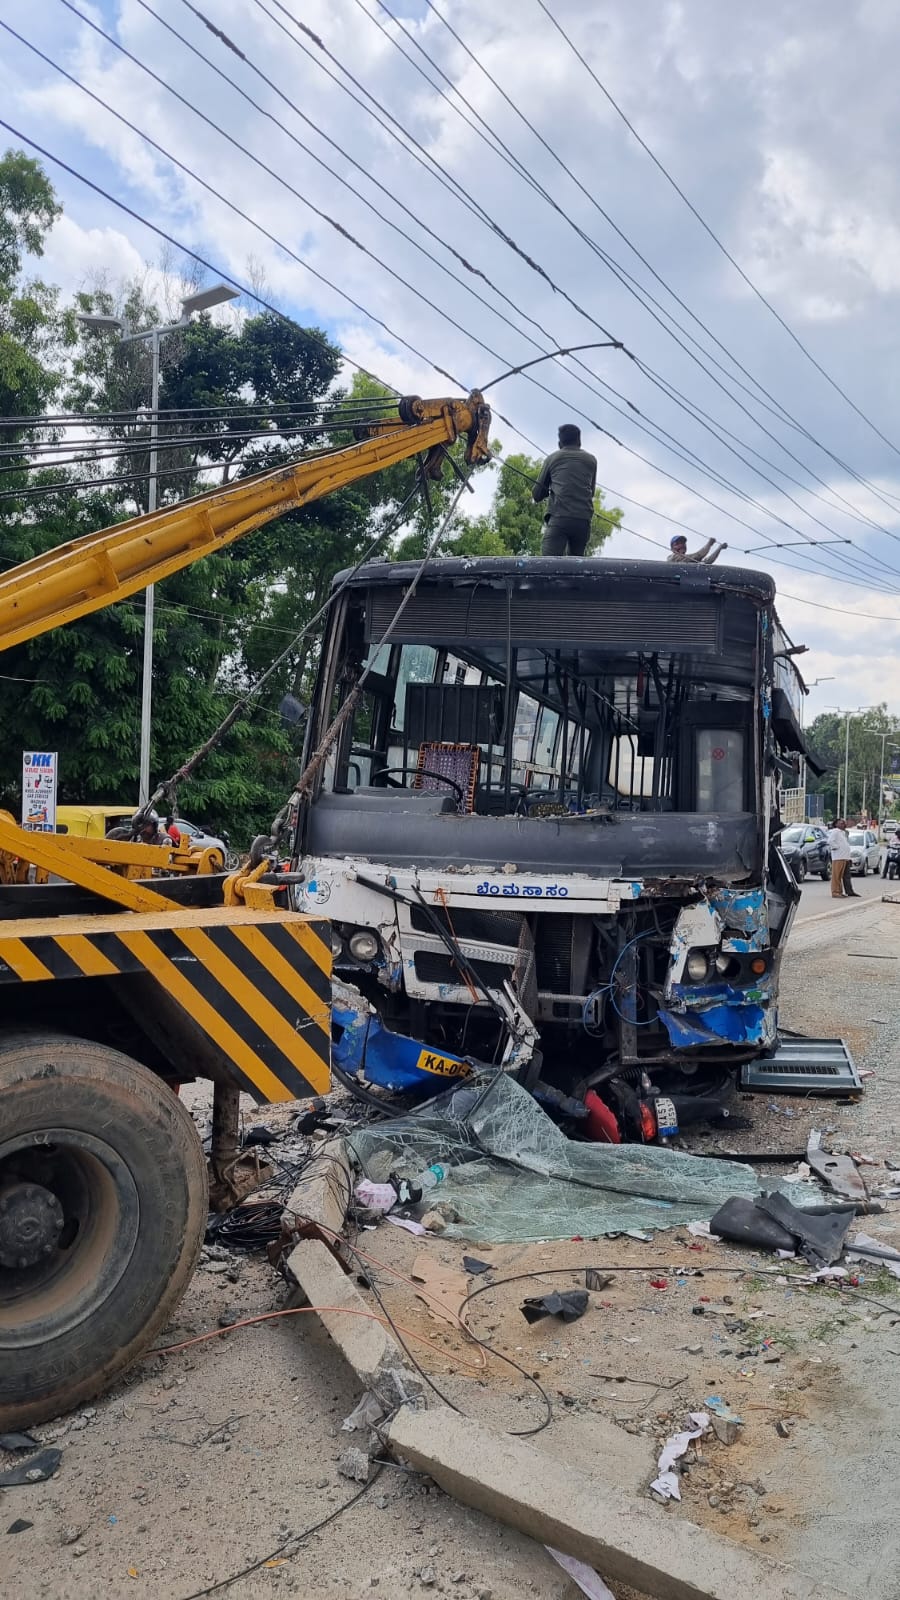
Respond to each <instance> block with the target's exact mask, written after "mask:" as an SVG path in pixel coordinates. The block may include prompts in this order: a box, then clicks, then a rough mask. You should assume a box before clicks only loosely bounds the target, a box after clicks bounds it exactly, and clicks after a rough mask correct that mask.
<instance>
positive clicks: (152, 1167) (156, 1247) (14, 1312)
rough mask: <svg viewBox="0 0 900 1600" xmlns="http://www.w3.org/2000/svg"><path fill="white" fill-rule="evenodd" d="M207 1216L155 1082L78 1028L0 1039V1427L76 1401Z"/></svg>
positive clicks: (190, 1258)
mask: <svg viewBox="0 0 900 1600" xmlns="http://www.w3.org/2000/svg"><path fill="white" fill-rule="evenodd" d="M206 1218H207V1176H206V1164H205V1161H204V1157H203V1151H202V1148H201V1145H200V1140H199V1138H198V1136H197V1132H196V1129H195V1127H194V1124H193V1122H192V1121H191V1118H190V1117H189V1115H188V1113H187V1112H186V1111H185V1109H184V1107H183V1106H182V1105H181V1103H180V1101H179V1100H178V1097H177V1096H176V1095H175V1094H173V1092H172V1090H171V1089H170V1088H169V1087H168V1086H167V1085H166V1084H165V1083H163V1082H162V1081H161V1080H160V1079H159V1078H157V1077H155V1076H154V1074H153V1073H152V1072H149V1071H148V1070H147V1069H146V1068H145V1067H142V1066H139V1065H138V1063H137V1062H136V1061H132V1060H131V1058H130V1057H128V1056H125V1055H121V1054H120V1053H119V1051H118V1050H109V1049H107V1048H105V1047H104V1046H102V1045H96V1044H92V1043H90V1042H89V1041H87V1040H83V1039H74V1038H69V1037H67V1036H65V1035H62V1034H57V1033H44V1032H38V1031H34V1032H21V1033H16V1034H14V1035H8V1036H7V1037H6V1038H4V1039H2V1040H0V1432H2V1431H3V1430H6V1429H16V1428H23V1427H28V1426H29V1425H31V1424H34V1423H38V1422H43V1421H45V1420H46V1419H47V1418H48V1417H53V1416H57V1415H58V1414H59V1413H60V1412H65V1411H70V1410H72V1409H73V1407H75V1406H78V1405H81V1404H83V1403H84V1402H85V1401H87V1400H90V1399H91V1398H92V1396H94V1395H96V1394H97V1393H98V1392H99V1391H100V1390H101V1389H103V1388H105V1387H106V1386H107V1385H108V1384H109V1383H110V1382H111V1381H112V1380H113V1379H114V1378H115V1377H116V1376H117V1375H118V1374H119V1373H120V1372H122V1371H124V1369H125V1368H126V1367H127V1366H129V1365H130V1364H131V1362H133V1361H134V1360H135V1359H136V1358H137V1357H138V1356H139V1355H140V1354H141V1352H142V1351H143V1350H145V1349H146V1348H147V1346H148V1345H149V1344H150V1343H151V1341H152V1339H153V1338H154V1336H155V1335H156V1334H157V1333H158V1332H159V1330H160V1329H161V1328H162V1327H164V1326H165V1323H166V1322H167V1321H168V1319H169V1318H170V1317H171V1315H172V1312H173V1311H174V1309H175V1307H176V1305H177V1304H178V1301H179V1300H180V1298H181V1296H182V1294H183V1292H184V1290H185V1288H186V1287H187V1284H188V1282H189V1280H190V1277H191V1274H192V1272H193V1270H194V1266H195V1264H196V1260H197V1256H198V1255H199V1253H200V1248H201V1245H202V1243H203V1236H204V1231H205V1227H206Z"/></svg>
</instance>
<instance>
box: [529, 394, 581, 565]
mask: <svg viewBox="0 0 900 1600" xmlns="http://www.w3.org/2000/svg"><path fill="white" fill-rule="evenodd" d="M596 487H597V458H596V456H592V455H589V454H588V452H587V450H582V448H581V429H580V428H576V426H575V424H574V423H573V422H564V423H563V424H562V427H561V428H560V430H559V449H558V450H554V452H553V454H552V455H550V456H548V457H547V459H546V461H545V462H544V465H543V466H542V467H541V471H540V476H539V477H538V481H537V483H536V484H535V486H534V488H533V490H532V495H533V497H534V499H535V500H537V501H538V502H540V501H541V500H549V502H550V504H549V507H548V509H547V511H546V512H545V514H544V537H543V540H542V542H541V555H544V556H583V555H584V553H585V551H586V549H587V547H588V541H589V539H590V537H591V518H592V517H593V515H594V490H595V489H596Z"/></svg>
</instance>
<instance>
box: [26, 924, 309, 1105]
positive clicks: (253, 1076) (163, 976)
mask: <svg viewBox="0 0 900 1600" xmlns="http://www.w3.org/2000/svg"><path fill="white" fill-rule="evenodd" d="M136 973H144V974H149V975H150V976H151V977H152V978H154V979H156V981H157V982H158V983H159V984H161V985H162V987H163V989H164V990H165V992H166V994H167V995H168V996H169V997H171V998H172V999H174V1000H175V1001H177V1003H178V1005H179V1006H180V1007H181V1008H182V1010H183V1011H185V1012H187V1014H188V1016H189V1017H190V1018H191V1019H192V1021H193V1023H195V1024H196V1025H197V1026H199V1027H200V1028H201V1029H202V1031H203V1033H204V1034H205V1035H206V1037H207V1039H208V1040H209V1041H210V1042H211V1044H212V1045H213V1046H214V1047H215V1049H216V1051H217V1053H218V1054H220V1055H221V1056H222V1057H224V1059H225V1062H226V1064H228V1065H229V1066H230V1067H231V1068H232V1069H233V1071H234V1074H235V1076H236V1078H237V1080H238V1081H239V1082H240V1084H241V1087H242V1088H244V1089H246V1090H248V1091H249V1092H250V1093H251V1094H253V1095H254V1097H255V1098H256V1099H257V1100H267V1101H277V1100H293V1099H296V1098H297V1097H298V1096H300V1095H303V1094H308V1093H309V1092H310V1090H312V1091H313V1092H314V1093H316V1094H323V1093H327V1091H328V1089H329V1088H330V1087H331V1067H330V1061H331V930H330V926H329V924H328V923H327V922H326V921H324V920H322V919H320V918H316V917H310V916H305V915H301V914H300V913H294V914H290V913H288V914H285V913H280V912H272V911H251V910H247V909H243V908H241V909H230V908H226V907H216V908H213V909H207V910H193V909H192V910H174V911H172V910H167V911H163V912H142V913H138V914H135V913H128V912H124V913H123V912H118V913H112V914H110V915H108V916H99V917H79V918H75V917H71V918H70V917H66V918H59V917H56V918H46V919H43V920H29V921H16V922H6V923H4V922H0V985H2V984H4V983H50V982H59V981H60V980H62V979H71V978H81V979H84V978H104V979H116V978H119V977H127V976H128V975H130V974H136ZM0 997H2V989H0ZM186 1066H189V1063H188V1062H186ZM185 1076H186V1077H190V1076H193V1073H192V1072H191V1071H190V1070H187V1071H186V1072H185Z"/></svg>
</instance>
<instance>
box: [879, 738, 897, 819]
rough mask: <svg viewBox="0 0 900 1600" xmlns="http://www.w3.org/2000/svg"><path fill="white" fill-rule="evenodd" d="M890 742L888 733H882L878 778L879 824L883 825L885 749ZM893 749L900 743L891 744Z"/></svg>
mask: <svg viewBox="0 0 900 1600" xmlns="http://www.w3.org/2000/svg"><path fill="white" fill-rule="evenodd" d="M887 742H888V736H887V733H883V734H882V735H881V776H880V778H879V779H878V825H879V827H880V826H881V813H882V810H883V809H884V751H885V745H886V744H887ZM891 749H892V750H898V749H900V745H896V744H891Z"/></svg>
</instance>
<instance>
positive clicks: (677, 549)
mask: <svg viewBox="0 0 900 1600" xmlns="http://www.w3.org/2000/svg"><path fill="white" fill-rule="evenodd" d="M669 546H670V548H671V551H672V554H671V555H670V556H666V560H667V561H699V562H701V563H702V564H703V565H704V566H706V567H711V566H712V564H713V562H714V561H718V559H719V557H720V555H721V554H722V551H723V550H727V549H728V546H727V544H716V541H715V539H707V541H706V543H705V544H702V545H701V546H700V549H699V550H692V551H691V553H690V555H689V554H688V547H687V539H686V538H685V537H684V534H683V533H674V534H673V535H672V537H671V539H670V540H669ZM710 551H712V554H710Z"/></svg>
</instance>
